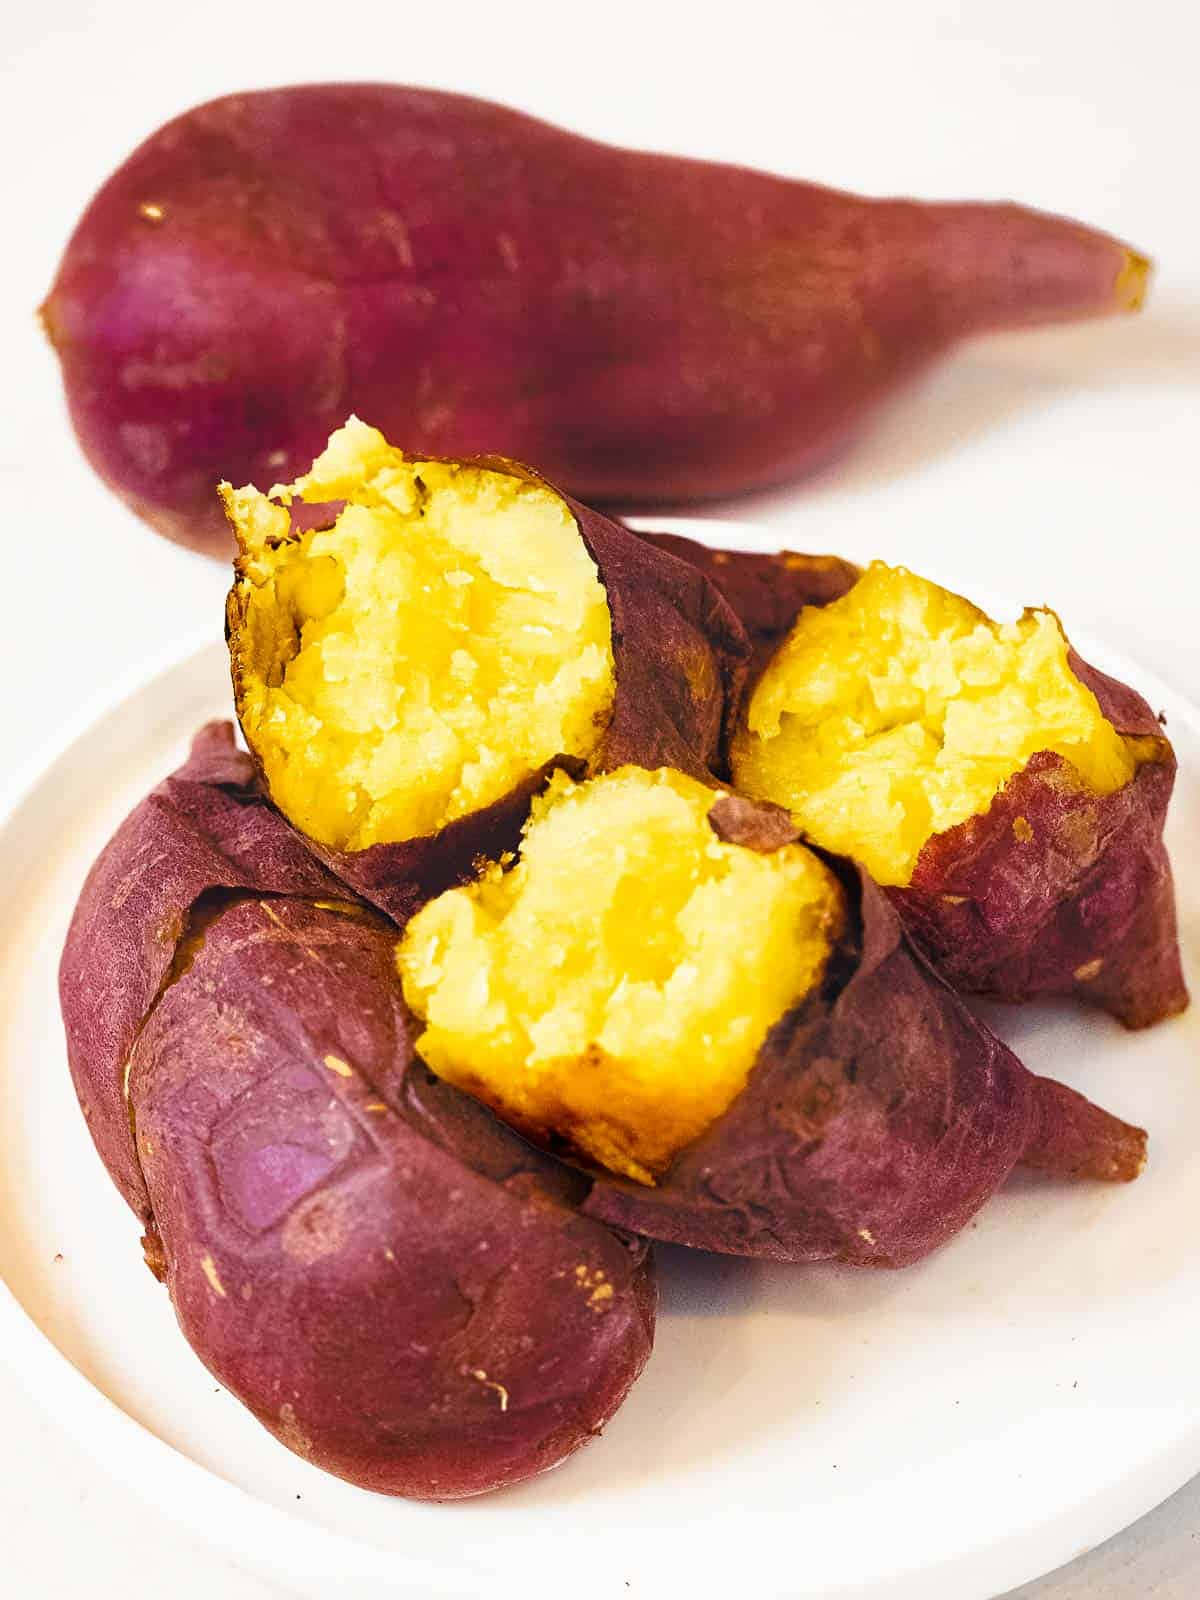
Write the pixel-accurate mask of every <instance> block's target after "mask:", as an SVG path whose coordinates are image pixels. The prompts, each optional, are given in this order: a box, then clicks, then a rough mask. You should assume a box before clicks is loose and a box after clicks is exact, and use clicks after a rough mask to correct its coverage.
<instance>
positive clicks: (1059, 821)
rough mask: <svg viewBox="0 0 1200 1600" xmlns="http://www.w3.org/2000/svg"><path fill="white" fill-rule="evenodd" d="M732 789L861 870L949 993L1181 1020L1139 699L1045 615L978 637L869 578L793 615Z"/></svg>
mask: <svg viewBox="0 0 1200 1600" xmlns="http://www.w3.org/2000/svg"><path fill="white" fill-rule="evenodd" d="M732 770H733V775H734V778H735V781H736V782H737V783H738V785H739V786H740V787H741V788H742V789H744V790H745V791H746V792H748V793H750V794H753V795H756V796H758V797H759V798H761V799H765V800H771V801H775V802H778V803H780V804H783V805H786V806H789V807H790V808H791V809H792V811H793V814H794V815H795V816H796V818H797V820H798V821H799V823H800V824H801V826H802V827H803V828H804V830H805V832H806V833H807V835H808V836H809V837H810V838H811V839H812V840H814V841H815V842H816V843H817V844H819V845H823V846H825V847H827V848H829V849H834V850H840V851H843V852H846V853H848V854H852V855H854V856H856V857H857V858H858V859H860V860H861V861H862V862H863V864H864V865H865V866H866V867H867V868H868V869H869V870H870V871H871V872H872V873H873V875H874V876H875V878H876V879H877V880H878V881H879V882H881V883H882V884H884V885H885V887H886V888H887V890H888V893H889V894H890V896H891V897H892V900H893V902H894V904H895V905H896V907H897V909H898V911H899V912H900V915H901V917H902V918H903V919H904V921H905V924H906V926H907V928H908V929H909V932H910V933H911V935H912V936H913V937H914V939H915V940H916V941H917V942H918V943H919V945H920V946H921V948H922V949H923V950H924V951H925V952H926V954H927V955H929V956H930V958H931V959H932V960H933V961H934V962H935V964H936V965H937V966H938V968H939V970H940V971H941V972H942V974H943V976H945V977H946V978H947V979H948V981H949V982H950V983H952V984H953V985H954V987H955V988H958V989H961V990H966V991H970V992H973V993H978V994H982V995H987V996H990V997H992V998H995V999H999V1000H1007V1001H1022V1000H1029V999H1032V998H1035V997H1037V996H1045V995H1074V996H1076V997H1077V998H1078V999H1080V1000H1082V1001H1084V1002H1085V1003H1089V1004H1093V1005H1097V1006H1100V1007H1102V1008H1104V1009H1105V1010H1107V1011H1109V1012H1111V1013H1112V1015H1113V1016H1115V1017H1116V1018H1117V1019H1118V1020H1119V1021H1121V1022H1122V1023H1124V1024H1125V1025H1126V1026H1127V1027H1131V1028H1136V1027H1143V1026H1146V1025H1147V1024H1149V1023H1152V1022H1156V1021H1158V1020H1160V1019H1161V1018H1164V1017H1169V1016H1171V1015H1173V1014H1175V1013H1176V1012H1179V1011H1181V1010H1183V1008H1184V1007H1185V1006H1186V1005H1187V1000H1188V996H1187V990H1186V988H1185V986H1184V982H1183V976H1182V970H1181V966H1180V958H1179V948H1178V939H1177V935H1176V922H1175V900H1174V889H1173V884H1172V877H1171V868H1170V862H1169V861H1168V858H1167V853H1166V849H1165V846H1164V844H1163V837H1162V834H1163V825H1164V822H1165V819H1166V813H1167V804H1168V801H1169V799H1170V795H1171V790H1172V787H1173V784H1174V778H1175V756H1174V752H1173V751H1172V749H1171V745H1170V742H1169V740H1168V739H1167V738H1166V736H1165V734H1164V732H1163V729H1162V727H1161V726H1160V724H1159V722H1158V720H1157V718H1156V717H1155V716H1154V714H1153V712H1152V711H1151V709H1150V707H1149V706H1148V705H1147V704H1146V702H1145V701H1144V700H1143V699H1142V698H1141V696H1140V695H1137V694H1135V693H1134V692H1133V690H1131V689H1129V688H1128V687H1126V686H1125V685H1123V684H1120V683H1117V682H1115V681H1114V680H1113V679H1111V678H1108V677H1106V676H1105V675H1104V674H1103V673H1099V672H1097V671H1095V670H1094V669H1093V668H1091V667H1089V666H1088V665H1087V664H1086V663H1085V662H1083V661H1081V660H1080V658H1079V657H1078V656H1077V655H1076V654H1075V652H1074V651H1073V650H1071V649H1070V646H1069V644H1068V642H1067V640H1066V638H1065V635H1064V634H1063V632H1062V628H1061V625H1060V624H1059V622H1058V619H1057V618H1056V617H1054V615H1053V613H1050V612H1047V611H1030V612H1026V614H1025V616H1024V617H1023V618H1022V619H1021V621H1020V622H1018V623H1013V624H1005V625H1000V624H994V623H992V622H990V621H989V619H988V618H986V617H985V616H984V615H983V613H982V612H980V611H978V610H977V609H976V608H975V607H973V606H970V605H968V603H967V602H966V601H964V600H962V599H960V597H958V596H957V595H952V594H950V593H949V592H948V591H946V590H942V589H939V588H937V586H936V585H933V584H930V583H927V582H926V581H925V580H923V579H920V578H917V577H914V576H913V575H911V574H906V573H904V572H902V571H900V570H896V571H893V570H892V569H889V568H886V567H884V566H883V565H882V564H881V563H876V564H875V565H874V566H872V567H871V568H870V569H869V570H868V572H867V573H866V575H865V576H864V577H863V578H862V579H861V580H860V582H859V583H858V584H857V585H856V586H855V587H854V588H853V589H851V590H850V591H848V593H847V594H846V595H845V596H844V597H843V598H841V599H839V600H837V601H836V602H835V603H832V604H830V605H828V606H826V607H825V608H824V609H822V610H820V611H817V610H809V611H806V612H804V613H802V615H801V616H800V617H799V619H798V620H797V622H796V624H795V627H794V628H793V630H792V631H791V633H790V634H789V636H788V638H787V639H786V640H785V642H784V643H783V644H782V645H781V646H780V647H779V649H778V651H777V652H776V654H775V656H774V657H773V658H772V660H771V662H770V664H769V665H768V666H767V667H766V669H765V671H763V672H762V674H761V676H760V677H759V679H758V681H757V684H756V686H755V688H754V690H753V692H752V693H751V694H750V696H749V697H748V699H747V701H746V703H745V706H744V709H743V712H742V714H741V716H740V718H739V724H738V731H737V733H736V735H735V738H734V741H733V747H732Z"/></svg>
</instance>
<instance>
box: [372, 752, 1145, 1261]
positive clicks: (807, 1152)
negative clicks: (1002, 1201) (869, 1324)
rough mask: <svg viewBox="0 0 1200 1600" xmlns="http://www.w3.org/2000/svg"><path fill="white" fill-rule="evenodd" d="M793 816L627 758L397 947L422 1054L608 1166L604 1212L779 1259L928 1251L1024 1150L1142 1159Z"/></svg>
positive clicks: (590, 1167) (1079, 1165)
mask: <svg viewBox="0 0 1200 1600" xmlns="http://www.w3.org/2000/svg"><path fill="white" fill-rule="evenodd" d="M797 840H798V833H797V830H796V828H795V826H794V824H793V823H792V822H791V820H790V818H789V817H788V815H787V813H786V812H784V811H782V810H781V809H780V808H778V807H771V806H767V807H764V806H762V805H759V804H756V803H755V802H753V801H749V800H746V799H744V798H743V797H741V796H735V795H732V794H729V793H724V794H723V795H719V796H718V795H716V794H714V792H713V790H712V789H710V788H707V787H706V786H704V785H702V784H700V783H698V782H696V781H695V780H691V779H686V778H684V777H683V776H682V775H681V774H673V773H669V772H658V773H647V772H644V771H640V770H637V769H632V768H627V769H624V770H622V771H620V772H617V773H611V774H607V775H605V776H602V777H599V778H595V779H592V780H590V781H587V782H584V783H582V784H572V783H571V781H570V780H568V779H566V778H565V777H563V776H562V775H559V776H558V777H557V778H556V779H555V780H554V783H553V784H552V785H551V788H550V789H549V790H548V791H547V794H546V795H545V796H544V797H543V798H542V799H541V800H539V801H538V802H537V804H536V805H535V808H534V812H533V816H532V819H531V821H530V824H529V826H528V828H527V830H526V835H525V840H524V843H523V845H522V850H521V856H520V859H519V860H518V862H517V863H516V865H514V866H511V867H509V868H508V869H507V870H502V869H501V868H500V867H499V866H496V867H493V868H492V869H491V871H490V872H488V873H485V874H484V876H483V877H482V878H481V879H480V881H479V882H478V883H476V884H474V885H472V886H469V887H464V888H457V889H453V890H450V891H448V892H447V893H445V894H444V895H442V896H440V897H439V898H438V899H435V900H434V901H432V902H430V903H429V904H428V905H427V906H425V907H424V908H423V909H422V910H421V911H420V912H418V914H417V915H416V916H415V917H414V918H413V919H412V920H411V921H410V922H409V924H408V925H407V927H406V929H405V931H404V935H403V938H402V940H401V943H400V947H399V952H398V961H399V965H400V970H401V974H402V977H403V980H404V986H405V995H406V998H407V1000H408V1002H409V1005H410V1006H411V1007H412V1009H413V1010H414V1012H415V1013H416V1015H417V1016H418V1017H419V1018H420V1019H421V1021H422V1022H423V1024H424V1030H423V1032H422V1033H421V1034H420V1035H419V1037H418V1038H417V1040H416V1049H417V1051H418V1053H419V1054H420V1055H421V1056H422V1057H423V1058H424V1059H425V1060H426V1061H427V1062H428V1063H429V1065H430V1066H431V1067H432V1068H433V1070H434V1071H435V1072H437V1073H438V1074H439V1076H441V1077H443V1078H445V1079H446V1080H447V1081H449V1082H451V1083H453V1084H455V1085H456V1086H458V1087H460V1088H462V1089H465V1090H466V1091H467V1092H468V1093H471V1094H474V1095H476V1096H477V1097H479V1098H480V1099H482V1100H484V1101H485V1102H486V1103H487V1104H489V1105H491V1106H492V1107H493V1108H494V1109H495V1110H497V1112H498V1113H499V1114H500V1115H501V1116H502V1117H504V1118H505V1119H506V1120H507V1121H509V1122H511V1123H512V1124H513V1125H514V1126H516V1127H518V1128H520V1129H521V1130H522V1131H523V1132H524V1133H525V1134H526V1136H527V1137H529V1138H532V1139H535V1140H537V1141H538V1142H540V1143H542V1144H544V1145H546V1146H547V1147H549V1148H553V1149H557V1150H560V1151H562V1152H563V1153H564V1154H565V1155H566V1156H567V1157H568V1158H569V1159H571V1160H574V1161H576V1162H578V1163H580V1164H581V1165H582V1166H583V1167H584V1169H585V1170H587V1171H588V1172H589V1173H590V1174H591V1175H592V1179H593V1182H592V1188H591V1191H590V1193H589V1195H588V1198H587V1201H586V1203H585V1206H584V1209H585V1211H586V1212H587V1213H588V1214H589V1215H592V1216H596V1217H598V1218H601V1219H603V1220H605V1221H608V1222H612V1223H615V1224H617V1225H619V1226H621V1227H624V1228H629V1229H632V1230H634V1231H637V1232H639V1233H643V1234H646V1235H648V1236H649V1237H651V1238H655V1239H663V1240H670V1241H672V1242H675V1243H679V1244H687V1245H693V1246H697V1247H700V1248H703V1249H708V1250H718V1251H724V1252H726V1253H730V1254H737V1255H748V1256H761V1257H768V1258H771V1259H774V1260H779V1261H819V1260H839V1261H845V1262H850V1263H854V1264H858V1265H871V1266H903V1265H906V1264H908V1263H911V1262H913V1261H916V1260H918V1259H919V1258H920V1257H922V1256H923V1255H925V1254H926V1253H927V1252H929V1251H930V1250H932V1249H934V1248H935V1247H937V1246H938V1245H940V1244H941V1243H943V1242H944V1241H945V1240H946V1239H948V1238H949V1237H950V1236H951V1235H952V1234H954V1233H955V1232H957V1231H958V1230H959V1229H960V1228H962V1227H963V1226H964V1225H965V1223H966V1222H967V1221H968V1220H969V1218H970V1217H971V1216H972V1215H973V1214H974V1213H975V1212H976V1211H977V1210H978V1209H979V1207H980V1206H981V1205H983V1203H984V1202H985V1201H986V1200H987V1199H988V1197H989V1196H990V1195H991V1194H993V1193H994V1192H995V1190H996V1189H998V1188H999V1187H1000V1185H1001V1184H1002V1183H1003V1182H1004V1180H1005V1178H1006V1177H1007V1176H1008V1174H1009V1173H1010V1172H1011V1171H1012V1169H1013V1168H1014V1167H1015V1166H1016V1165H1017V1163H1018V1162H1022V1161H1024V1162H1026V1163H1028V1164H1029V1165H1031V1166H1034V1167H1037V1168H1039V1169H1041V1170H1043V1171H1047V1172H1051V1173H1054V1174H1057V1175H1059V1176H1064V1177H1079V1178H1102V1179H1109V1180H1129V1179H1131V1178H1133V1177H1136V1176H1137V1174H1138V1172H1139V1171H1140V1170H1141V1166H1142V1162H1143V1159H1144V1154H1145V1134H1144V1133H1143V1132H1142V1130H1141V1129H1139V1128H1135V1127H1132V1126H1130V1125H1129V1124H1127V1123H1124V1122H1122V1121H1120V1120H1119V1119H1118V1118H1116V1117H1114V1116H1111V1115H1110V1114H1109V1113H1107V1112H1105V1111H1102V1110H1101V1109H1100V1108H1099V1107H1096V1106H1094V1105H1092V1104H1090V1103H1089V1102H1088V1101H1086V1100H1085V1099H1083V1097H1082V1096H1079V1095H1076V1094H1074V1093H1073V1092H1072V1091H1070V1090H1068V1089H1066V1088H1065V1087H1064V1086H1063V1085H1061V1084H1058V1083H1054V1082H1052V1081H1051V1080H1048V1079H1043V1078H1038V1077H1035V1076H1034V1075H1033V1074H1031V1073H1029V1072H1028V1071H1027V1070H1026V1069H1025V1068H1024V1067H1023V1066H1022V1065H1021V1063H1020V1062H1019V1061H1018V1060H1017V1059H1016V1057H1015V1056H1014V1055H1013V1054H1012V1052H1011V1051H1010V1050H1008V1049H1007V1047H1006V1046H1005V1045H1004V1044H1002V1043H1001V1041H1000V1040H999V1039H997V1038H996V1037H995V1036H994V1035H993V1034H992V1033H990V1032H989V1031H988V1029H987V1028H986V1027H984V1025H983V1024H982V1023H981V1022H979V1021H978V1020H977V1019H976V1018H974V1017H973V1016H972V1015H971V1013H970V1012H969V1011H968V1010H967V1009H966V1007H965V1006H964V1005H963V1003H962V1002H961V1001H960V1000H959V999H958V997H957V996H956V995H955V994H954V993H953V992H952V990H951V989H950V988H949V987H948V986H947V985H946V984H945V983H943V982H942V981H941V980H940V979H939V978H937V977H936V976H935V975H934V973H933V972H932V970H931V969H930V968H929V967H928V966H927V964H926V963H925V962H924V960H923V959H922V957H921V956H920V955H919V954H917V953H916V951H915V950H914V949H913V948H912V947H911V946H910V944H909V942H908V940H907V939H906V937H905V935H904V933H903V931H902V928H901V925H900V922H899V919H898V917H897V915H896V912H895V910H894V909H893V907H892V906H891V905H890V903H889V901H888V900H887V898H886V897H885V895H884V894H883V893H882V891H881V890H879V889H878V887H877V886H876V885H875V884H874V883H873V882H872V881H871V880H870V879H869V878H868V877H867V875H866V874H865V873H864V872H862V871H861V869H858V868H855V867H854V866H852V865H851V864H850V863H848V862H845V861H840V860H838V859H837V858H836V857H832V856H828V855H820V856H818V855H816V854H814V853H813V852H812V851H810V850H808V849H807V848H805V847H804V846H803V845H801V844H800V843H798V842H797Z"/></svg>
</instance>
